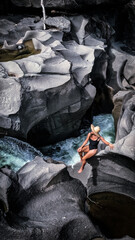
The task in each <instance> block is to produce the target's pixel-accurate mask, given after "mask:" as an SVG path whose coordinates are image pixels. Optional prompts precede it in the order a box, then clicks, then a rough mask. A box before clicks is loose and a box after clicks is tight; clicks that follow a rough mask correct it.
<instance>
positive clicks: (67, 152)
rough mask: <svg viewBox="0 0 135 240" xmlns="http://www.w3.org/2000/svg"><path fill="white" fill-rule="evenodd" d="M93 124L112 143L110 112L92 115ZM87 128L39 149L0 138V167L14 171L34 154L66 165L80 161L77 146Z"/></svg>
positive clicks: (80, 142)
mask: <svg viewBox="0 0 135 240" xmlns="http://www.w3.org/2000/svg"><path fill="white" fill-rule="evenodd" d="M93 124H94V126H96V125H98V126H100V128H101V131H100V134H101V135H102V136H103V137H104V138H105V139H106V140H107V141H109V142H111V143H113V142H114V139H115V133H114V132H115V131H114V121H113V117H112V115H111V114H102V115H98V116H96V117H94V119H93ZM89 131H90V128H89V129H85V130H81V134H80V136H79V137H76V138H69V139H66V140H64V141H61V142H58V143H57V144H54V145H49V146H46V147H43V148H41V149H40V150H41V151H42V153H41V152H40V151H38V150H37V149H35V148H34V147H32V146H30V145H29V144H28V143H25V142H22V141H20V140H18V139H14V138H12V137H4V138H1V139H0V167H2V166H4V165H9V166H10V167H11V168H12V169H13V170H14V171H17V170H19V169H20V168H21V167H22V166H23V165H24V164H25V163H26V162H29V161H31V160H33V159H34V158H35V156H37V155H38V156H41V157H45V158H46V157H51V158H53V159H54V160H56V161H62V162H64V163H65V164H66V165H74V164H76V163H77V162H79V161H80V158H79V155H78V153H77V148H78V147H79V146H80V145H81V144H82V143H83V141H84V140H85V138H86V136H87V134H88V132H89Z"/></svg>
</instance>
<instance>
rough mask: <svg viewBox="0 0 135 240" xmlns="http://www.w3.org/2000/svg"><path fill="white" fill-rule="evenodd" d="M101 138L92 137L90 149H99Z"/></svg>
mask: <svg viewBox="0 0 135 240" xmlns="http://www.w3.org/2000/svg"><path fill="white" fill-rule="evenodd" d="M99 140H100V138H98V139H97V140H95V141H94V140H92V139H89V141H90V144H89V150H92V149H97V148H98V144H99Z"/></svg>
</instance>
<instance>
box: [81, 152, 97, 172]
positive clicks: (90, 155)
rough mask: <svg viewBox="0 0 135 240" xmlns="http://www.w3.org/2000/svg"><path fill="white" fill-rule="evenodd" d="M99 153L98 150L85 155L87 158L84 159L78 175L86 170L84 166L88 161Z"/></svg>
mask: <svg viewBox="0 0 135 240" xmlns="http://www.w3.org/2000/svg"><path fill="white" fill-rule="evenodd" d="M96 153H97V149H92V150H90V151H89V152H88V153H86V154H85V156H83V157H82V166H81V168H80V169H79V171H78V173H81V172H82V171H83V169H84V166H85V164H86V159H88V158H91V157H92V156H94V155H95V154H96Z"/></svg>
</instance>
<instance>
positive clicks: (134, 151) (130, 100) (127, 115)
mask: <svg viewBox="0 0 135 240" xmlns="http://www.w3.org/2000/svg"><path fill="white" fill-rule="evenodd" d="M134 102H135V92H134V91H131V92H129V93H128V94H126V95H125V97H124V99H123V104H122V107H121V112H120V116H119V120H118V123H117V134H116V140H115V144H114V149H113V150H110V149H109V147H108V146H107V147H106V148H105V150H103V151H100V152H99V153H98V154H97V155H98V156H104V154H106V153H109V152H113V153H118V154H121V155H123V156H127V157H129V158H131V159H133V160H135V138H134V136H135V121H134V115H135V105H134Z"/></svg>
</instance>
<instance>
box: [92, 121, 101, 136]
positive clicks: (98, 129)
mask: <svg viewBox="0 0 135 240" xmlns="http://www.w3.org/2000/svg"><path fill="white" fill-rule="evenodd" d="M91 130H92V132H94V134H95V135H96V136H98V137H100V135H99V134H98V133H99V132H100V127H99V126H96V127H94V125H93V124H91Z"/></svg>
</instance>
